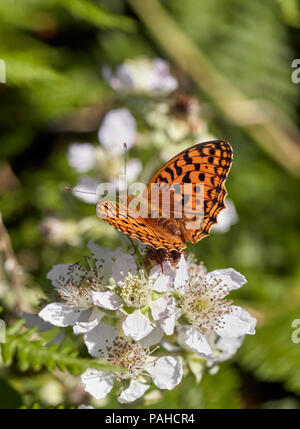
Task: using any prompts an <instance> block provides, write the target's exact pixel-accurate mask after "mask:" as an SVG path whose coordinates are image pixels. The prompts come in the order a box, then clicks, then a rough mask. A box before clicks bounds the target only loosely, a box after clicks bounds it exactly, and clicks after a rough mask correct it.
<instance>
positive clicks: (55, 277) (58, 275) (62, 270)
mask: <svg viewBox="0 0 300 429" xmlns="http://www.w3.org/2000/svg"><path fill="white" fill-rule="evenodd" d="M86 274H87V270H86V269H85V268H84V267H82V266H81V265H80V264H58V265H54V267H53V268H52V269H51V270H50V271H49V272H48V273H47V279H49V280H51V282H52V284H53V286H54V287H55V288H57V289H61V287H62V285H63V286H64V285H65V284H66V283H68V282H70V281H72V283H73V284H74V285H75V286H78V285H79V284H80V282H81V279H82V277H83V276H86Z"/></svg>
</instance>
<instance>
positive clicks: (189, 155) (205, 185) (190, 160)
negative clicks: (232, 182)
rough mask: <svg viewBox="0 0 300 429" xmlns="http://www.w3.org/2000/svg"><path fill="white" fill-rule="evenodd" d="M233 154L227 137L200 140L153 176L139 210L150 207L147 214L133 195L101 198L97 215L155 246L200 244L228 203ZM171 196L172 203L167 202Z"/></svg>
mask: <svg viewBox="0 0 300 429" xmlns="http://www.w3.org/2000/svg"><path fill="white" fill-rule="evenodd" d="M232 154H233V152H232V148H231V146H230V144H229V143H228V142H225V141H221V140H214V141H209V142H204V143H199V144H196V145H194V146H192V147H190V148H188V149H186V150H184V151H183V152H181V153H179V154H178V155H176V156H175V157H173V158H172V159H171V160H170V161H168V162H167V163H166V164H165V165H164V166H163V167H161V168H160V169H159V170H158V171H157V172H156V173H155V174H154V176H153V177H152V178H151V180H150V181H149V183H148V185H147V190H146V192H145V193H144V194H143V195H142V196H141V197H139V198H140V199H139V208H141V206H142V208H144V206H147V208H146V211H145V210H143V211H142V212H143V215H140V214H139V213H137V211H136V210H135V209H133V208H132V204H131V203H132V202H133V201H134V199H135V197H133V196H128V199H127V200H126V201H127V203H124V202H122V199H121V200H120V202H114V201H100V202H98V203H97V207H96V211H97V215H98V216H99V217H101V218H103V219H104V220H105V221H106V222H108V223H109V224H111V225H112V226H114V227H115V228H116V229H117V230H119V231H121V232H123V233H124V234H126V235H128V236H129V237H133V238H137V239H138V240H140V241H142V242H143V243H145V244H147V245H148V246H150V247H152V248H153V249H155V250H159V249H162V250H164V251H166V252H172V251H175V252H182V251H183V249H184V248H185V247H186V242H187V241H191V242H192V243H197V242H198V241H199V240H201V239H202V238H203V237H205V236H207V235H208V234H209V231H210V228H211V226H212V225H213V224H214V223H216V222H217V216H218V214H219V212H220V211H221V210H222V209H223V208H224V207H225V204H224V200H225V197H226V195H227V192H226V189H225V181H226V178H227V175H228V173H229V170H230V167H231V163H232ZM200 191H201V192H200ZM165 196H167V197H168V198H167V202H168V204H167V205H164V203H163V202H162V201H163V200H164V197H165ZM170 196H171V197H170ZM147 203H148V204H147Z"/></svg>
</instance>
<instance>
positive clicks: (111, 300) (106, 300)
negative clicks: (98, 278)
mask: <svg viewBox="0 0 300 429" xmlns="http://www.w3.org/2000/svg"><path fill="white" fill-rule="evenodd" d="M92 296H93V303H94V304H95V305H98V306H99V307H103V308H106V309H107V310H117V309H118V308H120V307H121V304H122V299H121V298H120V297H119V296H118V295H117V294H115V293H114V292H111V291H107V292H93V293H92Z"/></svg>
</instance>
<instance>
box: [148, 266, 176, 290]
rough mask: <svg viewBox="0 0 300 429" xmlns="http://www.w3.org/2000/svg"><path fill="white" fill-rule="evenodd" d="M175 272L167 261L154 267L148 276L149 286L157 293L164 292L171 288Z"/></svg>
mask: <svg viewBox="0 0 300 429" xmlns="http://www.w3.org/2000/svg"><path fill="white" fill-rule="evenodd" d="M174 277H175V270H174V268H173V267H172V265H171V264H170V262H169V261H167V262H163V264H162V266H161V265H160V264H158V265H155V266H154V267H153V268H152V270H151V271H150V274H149V284H150V285H151V288H152V289H153V290H156V291H157V292H166V291H168V290H170V289H171V288H172V286H173V282H174Z"/></svg>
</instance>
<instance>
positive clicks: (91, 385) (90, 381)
mask: <svg viewBox="0 0 300 429" xmlns="http://www.w3.org/2000/svg"><path fill="white" fill-rule="evenodd" d="M81 381H82V384H83V387H84V390H85V391H86V392H88V393H89V394H90V395H92V396H93V397H94V398H96V399H101V398H105V396H106V395H107V394H108V393H109V392H110V391H111V389H112V388H113V385H114V376H113V375H111V374H108V373H107V372H104V371H97V370H96V369H93V368H88V369H87V370H86V371H84V373H83V374H81Z"/></svg>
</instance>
